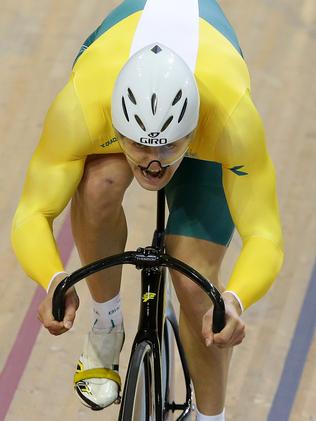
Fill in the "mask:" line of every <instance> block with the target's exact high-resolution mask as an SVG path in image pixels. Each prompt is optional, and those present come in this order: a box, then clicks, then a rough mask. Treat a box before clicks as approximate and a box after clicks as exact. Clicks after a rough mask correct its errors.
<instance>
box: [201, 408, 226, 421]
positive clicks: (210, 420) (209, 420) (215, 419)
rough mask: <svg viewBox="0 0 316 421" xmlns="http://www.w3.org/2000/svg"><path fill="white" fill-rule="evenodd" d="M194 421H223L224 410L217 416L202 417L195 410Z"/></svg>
mask: <svg viewBox="0 0 316 421" xmlns="http://www.w3.org/2000/svg"><path fill="white" fill-rule="evenodd" d="M196 421H225V409H224V410H223V412H222V413H221V414H218V415H203V414H201V413H200V412H199V411H198V409H197V408H196Z"/></svg>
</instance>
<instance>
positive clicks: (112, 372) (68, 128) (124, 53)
mask: <svg viewBox="0 0 316 421" xmlns="http://www.w3.org/2000/svg"><path fill="white" fill-rule="evenodd" d="M133 177H135V178H136V180H137V181H138V183H139V184H140V185H141V186H142V187H143V188H145V189H148V190H158V189H160V188H162V187H166V193H167V200H168V205H169V211H170V215H169V220H168V224H167V234H168V235H167V248H168V252H169V253H170V254H172V255H173V256H175V257H177V258H179V259H181V260H183V261H185V262H187V263H188V264H190V265H192V266H193V267H196V268H197V269H198V270H199V271H200V272H201V273H202V274H203V275H205V276H207V277H208V278H209V279H212V281H213V282H214V283H215V284H216V285H217V286H218V288H219V289H220V290H221V291H222V293H223V298H224V301H225V306H226V327H225V328H224V329H223V331H222V332H220V333H219V334H215V335H213V334H212V332H211V330H210V326H211V311H210V309H209V301H208V299H207V298H206V297H204V295H203V293H202V292H200V290H199V289H198V288H197V287H195V285H192V283H191V282H187V280H186V279H185V278H184V277H183V276H182V275H181V274H179V273H172V274H171V275H172V280H173V283H174V286H175V289H176V292H177V296H178V298H179V301H180V330H181V338H182V341H183V345H184V348H185V352H186V355H187V358H188V363H189V367H190V372H191V375H192V379H193V383H194V388H195V395H196V401H197V420H198V421H203V420H204V421H207V420H209V421H211V420H213V421H214V420H219V421H220V420H224V417H225V416H224V403H225V391H226V380H227V373H228V366H229V361H230V357H231V350H232V347H233V346H235V345H238V344H240V343H241V342H242V340H243V338H244V336H245V327H244V323H243V322H242V320H241V318H240V315H241V313H242V311H243V310H245V309H246V308H248V307H249V306H250V305H251V304H253V303H255V302H256V301H257V300H258V299H260V298H261V297H262V296H263V295H264V294H265V293H266V292H267V290H268V289H269V287H270V286H271V284H272V282H273V281H274V279H275V278H276V276H277V274H278V272H279V270H280V267H281V264H282V259H283V251H282V233H281V227H280V221H279V214H278V204H277V197H276V189H275V175H274V170H273V165H272V163H271V160H270V158H269V155H268V153H267V150H266V146H265V141H264V130H263V127H262V123H261V119H260V117H259V115H258V112H257V110H256V108H255V106H254V104H253V102H252V99H251V95H250V82H249V75H248V70H247V66H246V63H245V61H244V59H243V56H242V53H241V49H240V46H239V44H238V40H237V38H236V35H235V33H234V31H233V29H232V27H231V25H230V24H229V22H228V21H227V19H226V18H225V16H224V14H223V12H222V11H221V9H220V8H219V6H218V5H217V3H216V1H215V0H199V1H198V0H194V1H193V0H192V1H183V0H181V1H180V0H174V1H173V2H170V1H166V0H147V1H145V0H125V1H124V2H123V3H122V4H121V5H120V6H119V7H118V8H116V9H115V10H114V11H113V12H112V13H111V14H110V15H109V16H108V17H107V18H106V19H105V20H104V22H103V23H102V24H101V26H100V27H99V28H98V29H97V30H96V31H95V32H94V33H93V34H92V35H91V36H90V37H89V38H88V39H87V41H86V42H85V44H84V46H83V47H82V49H81V50H80V53H79V55H78V57H77V59H76V62H75V65H74V67H73V71H72V74H71V77H70V79H69V81H68V83H67V84H66V86H65V87H64V88H63V89H62V91H61V92H60V93H59V94H58V96H57V97H56V99H55V100H54V102H53V104H52V105H51V107H50V109H49V111H48V114H47V117H46V120H45V124H44V128H43V133H42V136H41V140H40V142H39V145H38V147H37V148H36V150H35V152H34V155H33V157H32V159H31V162H30V166H29V169H28V172H27V176H26V182H25V186H24V190H23V193H22V197H21V200H20V203H19V206H18V209H17V211H16V214H15V218H14V222H13V228H12V242H13V247H14V250H15V252H16V255H17V257H18V259H19V261H20V262H21V264H22V266H23V268H24V269H25V271H26V273H27V274H28V275H29V276H30V277H31V278H32V279H34V280H35V281H36V282H38V283H39V284H40V285H42V286H43V287H44V288H47V292H48V293H47V296H46V297H45V299H44V300H43V302H42V303H41V305H40V308H39V318H40V320H41V321H42V323H43V325H44V326H45V327H46V328H47V329H48V330H49V332H50V333H51V334H53V335H59V334H62V333H64V332H66V331H68V330H69V329H70V328H71V326H72V324H73V321H74V318H75V313H76V310H77V308H78V306H79V299H78V296H77V294H76V291H75V288H72V289H70V290H69V291H68V293H67V301H66V314H65V318H64V320H63V322H57V321H56V320H54V319H53V316H52V312H51V310H52V304H51V299H52V295H53V292H54V289H55V288H56V285H57V284H58V283H59V282H60V281H61V280H62V279H64V277H65V275H66V272H65V270H64V267H63V264H62V262H61V259H60V255H59V252H58V249H57V246H56V243H55V240H54V237H53V231H52V224H53V220H54V218H55V217H56V216H57V215H58V214H59V213H60V212H61V211H62V210H63V208H64V207H65V206H66V204H67V203H68V202H69V200H70V199H72V209H71V215H72V229H73V237H74V240H75V243H76V246H77V249H78V251H79V255H80V258H81V261H82V263H83V264H87V263H89V262H91V261H94V260H96V259H99V258H102V257H104V256H106V255H112V254H116V253H121V252H122V251H123V249H124V247H125V243H126V237H127V227H126V221H125V216H124V211H123V208H122V199H123V196H124V193H125V191H126V189H127V187H128V186H129V184H130V183H131V181H132V179H133ZM234 226H236V228H237V231H238V233H239V235H240V237H241V238H242V242H243V246H242V249H241V252H240V255H239V257H238V259H237V261H236V263H235V266H234V269H233V272H232V274H231V277H230V279H229V281H228V284H227V286H226V288H225V287H224V286H223V284H222V283H221V281H220V280H219V270H220V266H221V262H222V259H223V257H224V255H225V252H226V250H227V247H228V245H229V242H230V240H231V237H232V234H233V230H234ZM120 279H121V269H120V268H112V269H111V270H109V271H106V272H105V273H99V274H95V275H93V276H91V277H89V279H87V284H88V286H89V290H90V293H91V296H92V302H93V305H92V307H93V312H94V316H93V323H92V327H91V330H90V331H89V333H88V335H87V338H86V341H85V344H84V349H83V353H82V355H81V357H80V359H79V362H78V367H77V371H76V373H75V379H74V382H75V389H76V392H77V394H78V396H79V397H80V399H81V400H82V402H83V403H84V404H86V405H88V406H90V407H91V408H92V409H102V408H104V407H106V406H108V405H110V404H111V403H113V402H114V401H115V400H116V399H117V396H118V391H119V388H120V377H119V373H118V364H119V354H120V351H121V348H122V345H123V340H124V329H123V320H122V312H121V303H120V295H119V289H120ZM201 373H203V376H201Z"/></svg>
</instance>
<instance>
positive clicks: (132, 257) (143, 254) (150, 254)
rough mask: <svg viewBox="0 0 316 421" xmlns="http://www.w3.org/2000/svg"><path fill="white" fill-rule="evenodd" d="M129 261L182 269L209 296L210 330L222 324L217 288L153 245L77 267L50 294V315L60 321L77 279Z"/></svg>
mask: <svg viewBox="0 0 316 421" xmlns="http://www.w3.org/2000/svg"><path fill="white" fill-rule="evenodd" d="M124 264H131V265H134V266H136V268H137V269H144V268H157V267H160V266H165V267H169V268H171V269H174V270H177V271H178V272H181V273H182V274H183V275H185V276H187V277H188V278H190V279H191V280H192V281H193V282H195V283H196V284H197V285H198V286H199V287H200V288H202V290H203V291H204V292H205V293H206V294H207V295H208V297H209V298H210V299H211V300H212V302H213V305H214V309H213V326H212V329H213V332H214V333H218V332H220V331H221V330H222V329H223V328H224V326H225V305H224V301H223V299H222V297H221V294H220V293H219V291H218V290H217V289H216V288H215V287H214V285H212V284H210V283H209V281H208V280H207V279H206V278H204V277H203V276H202V275H201V274H199V273H198V272H197V271H196V270H195V269H193V268H191V267H190V266H189V265H186V264H185V263H183V262H181V261H180V260H177V259H175V258H173V257H171V256H169V255H168V254H161V253H160V251H159V250H157V249H155V248H153V247H146V248H139V249H138V250H137V251H127V252H125V253H122V254H118V255H114V256H110V257H106V258H104V259H101V260H98V261H96V262H94V263H91V264H89V265H87V266H84V267H83V268H81V269H78V270H76V271H75V272H73V273H72V274H71V275H69V276H67V277H66V278H65V279H64V280H63V281H61V282H60V284H59V285H58V286H57V287H56V289H55V291H54V296H53V316H54V318H55V319H56V320H58V321H61V320H63V318H64V314H65V294H66V292H67V290H68V289H69V288H70V287H72V286H73V285H75V284H76V283H77V282H79V281H80V280H82V279H83V278H86V277H87V276H90V275H92V274H93V273H96V272H100V271H101V270H104V269H107V268H110V267H112V266H118V265H124Z"/></svg>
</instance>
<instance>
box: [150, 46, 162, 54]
mask: <svg viewBox="0 0 316 421" xmlns="http://www.w3.org/2000/svg"><path fill="white" fill-rule="evenodd" d="M151 51H152V52H153V53H155V54H159V53H160V51H162V49H161V48H160V47H159V45H155V46H154V47H153V48H152V49H151Z"/></svg>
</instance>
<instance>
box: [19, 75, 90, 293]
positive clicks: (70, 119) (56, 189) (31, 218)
mask: <svg viewBox="0 0 316 421" xmlns="http://www.w3.org/2000/svg"><path fill="white" fill-rule="evenodd" d="M90 148H91V140H90V136H89V132H88V130H87V127H86V125H85V122H84V116H83V114H82V111H81V106H80V103H79V101H78V99H77V96H76V92H75V90H74V87H73V83H72V80H70V81H69V83H68V84H67V85H66V87H65V88H64V89H63V90H62V91H61V93H60V94H59V95H58V96H57V98H56V99H55V101H54V102H53V104H52V106H51V107H50V109H49V111H48V114H47V117H46V120H45V124H44V128H43V133H42V136H41V139H40V142H39V144H38V146H37V148H36V150H35V152H34V154H33V157H32V159H31V161H30V165H29V168H28V170H27V175H26V180H25V185H24V188H23V192H22V197H21V199H20V202H19V205H18V208H17V210H16V213H15V216H14V219H13V225H12V237H11V238H12V245H13V249H14V251H15V253H16V256H17V258H18V260H19V262H20V263H21V265H22V267H23V269H24V270H25V272H26V273H27V274H28V275H29V276H30V277H31V278H32V279H34V280H35V281H36V282H38V283H39V284H40V285H42V286H43V287H44V288H46V287H47V286H48V283H49V281H50V279H51V277H52V276H53V274H54V273H56V272H59V271H62V270H63V264H62V262H61V258H60V255H59V252H58V250H57V247H56V242H55V239H54V236H53V229H52V225H53V220H54V218H55V217H56V216H58V215H59V214H60V212H61V211H62V210H63V209H64V207H65V206H66V205H67V203H68V201H69V200H70V198H71V197H72V195H73V193H74V191H75V189H76V187H77V185H78V183H79V181H80V179H81V177H82V173H83V168H84V162H85V157H86V155H87V154H88V152H89V149H90Z"/></svg>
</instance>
